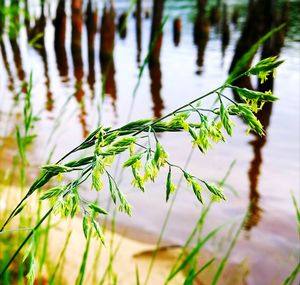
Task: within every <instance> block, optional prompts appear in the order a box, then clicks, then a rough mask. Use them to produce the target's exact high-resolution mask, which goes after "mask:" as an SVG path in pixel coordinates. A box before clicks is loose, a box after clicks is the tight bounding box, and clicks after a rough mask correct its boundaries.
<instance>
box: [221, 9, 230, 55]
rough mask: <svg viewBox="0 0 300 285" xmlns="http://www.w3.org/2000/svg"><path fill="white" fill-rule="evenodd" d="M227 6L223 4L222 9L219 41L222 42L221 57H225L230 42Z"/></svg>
mask: <svg viewBox="0 0 300 285" xmlns="http://www.w3.org/2000/svg"><path fill="white" fill-rule="evenodd" d="M227 14H228V11H227V5H226V4H223V9H222V25H221V35H222V36H221V41H222V57H223V58H224V57H225V51H226V48H227V46H228V44H229V40H230V30H229V24H228V15H227Z"/></svg>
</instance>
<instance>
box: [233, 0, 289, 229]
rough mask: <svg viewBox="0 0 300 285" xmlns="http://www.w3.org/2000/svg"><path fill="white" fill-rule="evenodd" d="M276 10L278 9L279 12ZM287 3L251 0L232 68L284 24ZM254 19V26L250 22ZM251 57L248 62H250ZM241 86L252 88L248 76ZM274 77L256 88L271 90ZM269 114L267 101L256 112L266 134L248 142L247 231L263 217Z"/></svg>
mask: <svg viewBox="0 0 300 285" xmlns="http://www.w3.org/2000/svg"><path fill="white" fill-rule="evenodd" d="M279 11H281V12H280V13H279ZM287 11H288V5H287V3H286V2H285V4H284V5H283V6H282V9H280V10H277V9H276V6H275V2H274V1H271V0H266V1H259V2H258V1H257V2H255V3H254V2H252V1H251V2H250V4H249V13H248V18H247V21H246V23H245V26H244V29H243V32H242V34H241V37H240V39H239V41H238V43H237V46H236V50H235V55H234V57H233V61H232V64H231V69H232V68H233V66H234V65H235V63H236V62H237V61H238V60H239V59H240V57H241V56H242V55H243V54H244V53H245V51H247V50H248V49H249V48H250V47H251V46H252V45H253V44H254V43H255V42H256V41H257V40H258V39H259V38H260V37H261V36H263V34H265V33H266V32H267V31H270V30H271V29H272V28H274V27H276V26H279V25H280V24H282V23H284V22H285V21H286V20H287V18H288V12H287ZM253 22H256V23H257V25H253ZM286 32H287V31H286V29H283V30H281V31H280V32H278V33H276V34H274V35H273V36H272V37H271V38H270V39H269V40H267V41H266V42H265V44H264V45H263V49H262V53H261V59H264V58H267V57H270V56H276V55H279V54H280V50H281V48H282V46H283V44H284V38H285V35H286ZM251 61H252V59H250V61H249V65H250V63H251ZM236 84H237V85H239V86H241V87H247V88H249V89H254V88H253V86H252V84H251V81H250V79H249V77H243V78H241V79H240V80H238V81H237V82H236ZM273 85H274V78H273V77H272V76H270V77H269V78H268V79H267V80H266V81H265V82H259V83H258V88H257V89H258V90H259V91H262V92H265V91H269V90H273ZM271 114H272V103H266V104H265V105H264V106H263V108H262V109H261V110H260V111H258V113H257V118H258V119H259V120H260V122H261V123H262V125H263V127H264V130H265V136H263V137H260V136H258V135H256V134H253V136H254V139H253V140H252V141H251V142H250V144H251V146H252V148H253V155H254V157H253V159H252V161H251V162H250V168H249V171H248V176H249V183H250V191H249V216H248V219H247V221H246V223H245V229H246V230H248V231H250V230H251V229H252V228H253V227H255V226H256V225H257V224H258V223H259V221H260V219H261V216H262V209H261V207H260V193H259V176H260V172H261V167H262V163H263V156H262V150H263V147H264V146H265V144H266V142H267V130H268V127H269V124H270V117H271Z"/></svg>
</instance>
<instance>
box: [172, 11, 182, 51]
mask: <svg viewBox="0 0 300 285" xmlns="http://www.w3.org/2000/svg"><path fill="white" fill-rule="evenodd" d="M180 36H181V18H180V17H177V18H175V19H174V21H173V42H174V45H175V46H176V47H177V46H179V43H180Z"/></svg>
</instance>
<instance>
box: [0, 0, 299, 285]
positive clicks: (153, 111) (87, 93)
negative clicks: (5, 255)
mask: <svg viewBox="0 0 300 285" xmlns="http://www.w3.org/2000/svg"><path fill="white" fill-rule="evenodd" d="M115 2H116V7H115V13H116V17H115V19H114V20H113V19H112V21H111V22H109V20H108V23H106V24H107V25H108V27H111V25H112V23H114V22H117V20H118V18H119V16H120V15H121V14H122V13H123V12H124V11H126V9H128V8H129V1H126V0H123V1H121V0H119V1H115ZM212 3H213V2H211V1H209V3H208V7H207V10H210V9H211V7H212ZM227 3H228V25H229V26H228V28H229V32H230V37H229V42H228V45H227V46H226V48H225V50H224V47H223V51H222V40H221V39H222V33H221V31H224V30H223V28H224V27H223V26H222V25H220V26H216V25H214V26H213V25H211V27H210V30H209V35H208V40H207V42H205V43H201V44H199V45H198V47H197V46H196V45H195V44H194V41H193V19H194V18H195V15H196V13H197V9H196V7H195V5H194V4H193V1H167V2H166V5H165V14H166V15H169V20H168V22H167V23H166V25H165V27H164V33H163V44H162V50H161V55H160V59H159V64H158V65H156V66H155V67H154V68H151V69H150V70H149V68H147V67H146V68H145V70H144V72H143V75H142V79H141V82H140V85H139V88H138V91H137V93H136V96H135V100H134V104H133V108H132V109H131V106H132V105H131V103H132V98H133V90H134V88H135V86H136V83H137V80H138V74H139V63H138V61H137V57H138V53H139V51H138V49H137V46H138V44H137V35H136V27H135V24H136V18H134V17H132V16H129V18H128V24H127V33H126V38H125V39H121V37H120V36H119V35H118V34H117V32H116V33H115V39H114V45H113V48H114V49H113V51H111V50H110V52H113V64H112V65H110V67H111V66H113V68H109V67H107V64H105V61H104V62H100V59H99V53H100V31H99V21H100V19H99V17H100V16H101V15H102V7H101V5H100V4H99V5H98V18H96V19H97V21H98V22H97V29H95V30H94V37H95V38H94V41H93V38H92V37H91V35H93V32H91V31H93V28H94V27H92V26H93V25H91V26H90V27H89V29H87V27H86V25H83V29H82V38H81V44H80V45H77V48H74V49H72V48H71V43H72V36H71V29H72V27H71V25H72V23H71V17H70V15H71V10H70V7H69V3H68V2H67V5H66V6H67V7H66V12H67V17H66V38H65V45H63V44H61V42H59V43H58V44H57V46H56V48H54V42H55V40H54V39H55V29H54V26H53V23H52V19H53V18H54V17H55V12H56V6H55V5H54V4H52V5H51V6H50V9H46V11H47V12H46V22H45V32H44V37H42V40H41V41H40V40H37V41H36V42H35V43H33V46H32V45H30V44H28V37H27V33H26V29H25V27H22V28H21V31H20V36H19V37H18V39H17V41H16V42H13V41H10V40H9V38H8V37H7V36H6V35H4V37H3V43H4V45H3V46H4V49H5V52H6V54H5V53H4V49H3V48H2V49H1V52H2V57H0V102H1V104H0V136H1V137H0V161H1V162H0V175H1V176H2V177H3V178H4V177H8V176H9V173H10V170H11V166H12V165H13V160H12V158H13V156H14V155H16V153H17V149H16V143H15V125H16V124H20V123H21V122H20V117H21V112H22V109H21V107H20V105H21V104H20V103H19V102H18V101H17V100H16V99H15V98H18V97H20V98H21V97H22V95H20V94H21V93H20V91H21V89H22V81H23V80H24V79H25V78H26V79H27V80H28V78H29V75H30V72H32V76H33V109H34V112H35V114H38V116H39V118H40V120H39V121H38V122H37V123H36V129H35V130H36V132H37V133H38V137H37V139H36V141H35V142H34V144H33V145H32V146H31V148H30V153H29V157H30V164H31V168H30V170H31V171H30V173H29V175H30V176H32V177H34V175H35V174H36V166H38V165H41V164H44V163H45V161H46V160H47V157H48V155H49V153H50V151H51V150H52V149H53V147H54V146H55V151H54V155H53V158H52V161H55V160H56V158H59V157H61V156H62V155H63V154H64V153H66V152H67V151H68V150H70V149H71V148H72V147H74V146H76V145H77V144H78V143H80V141H81V140H82V139H83V137H84V136H85V135H86V134H87V133H88V132H89V131H91V130H93V129H94V128H95V126H97V124H98V122H99V121H101V122H102V123H103V124H104V125H112V126H118V125H122V124H124V123H125V122H126V121H127V120H128V119H129V118H130V119H139V118H145V117H160V116H162V115H164V114H167V113H168V112H170V111H172V110H173V109H175V108H176V107H178V106H180V105H182V104H184V103H186V102H188V101H189V100H192V99H193V98H195V97H197V96H200V95H202V94H204V93H205V92H207V91H210V90H211V89H213V88H215V87H217V86H219V85H220V84H222V83H223V82H224V80H225V79H226V77H227V75H228V70H229V67H230V64H231V61H232V58H233V56H234V53H235V49H236V45H237V41H238V40H239V38H240V36H241V33H242V27H243V25H244V23H245V21H246V12H247V3H246V1H228V2H227ZM236 4H239V7H240V10H239V11H240V16H239V20H238V24H237V26H235V25H234V24H232V23H231V22H230V18H231V15H232V13H233V11H234V7H235V6H236ZM30 7H31V10H30V11H31V13H32V14H36V15H39V12H40V11H39V6H38V5H37V4H36V3H35V2H34V1H32V2H31V6H30ZM148 11H149V12H150V17H151V1H144V2H143V15H142V29H141V51H140V56H139V57H140V59H141V62H142V61H143V59H144V58H145V57H146V55H147V50H148V46H149V39H150V30H151V18H149V19H147V18H146V17H145V15H144V12H148ZM49 13H50V14H49ZM288 13H289V14H288V15H289V19H290V22H289V25H288V26H289V31H288V34H287V36H286V37H285V42H284V45H283V47H282V48H281V50H280V57H281V58H283V59H285V63H284V64H283V65H282V66H281V67H280V68H279V70H278V72H277V76H276V78H275V80H274V93H275V94H276V95H277V96H278V97H279V98H280V100H279V101H278V102H276V103H275V104H274V106H272V108H266V109H265V110H264V115H263V117H262V120H263V122H265V127H266V137H265V138H263V139H260V138H258V137H256V136H254V135H252V134H249V135H245V132H246V127H245V125H244V124H243V123H242V122H241V121H236V127H235V130H234V136H233V137H232V138H228V140H227V143H226V144H220V145H216V146H214V148H213V150H212V151H210V152H208V153H207V154H206V155H205V156H204V155H203V154H200V153H198V152H197V151H196V150H194V151H193V155H192V156H191V159H189V161H188V169H189V171H190V172H191V173H193V174H194V175H196V176H199V177H201V178H203V179H207V180H211V181H216V180H220V179H222V178H223V176H224V175H225V173H226V171H227V169H228V167H229V166H230V164H231V163H232V161H234V160H235V161H236V162H235V166H234V167H233V169H232V171H231V174H230V176H229V178H228V180H227V185H230V187H226V188H225V191H226V194H227V198H228V199H227V200H228V201H227V202H221V203H219V204H215V205H214V206H213V209H212V210H211V211H210V213H209V216H208V219H207V224H206V225H207V226H206V228H205V231H208V230H209V229H212V228H214V227H215V226H218V225H220V224H222V223H224V222H230V221H231V222H236V223H238V222H240V221H241V219H242V217H243V215H244V214H245V212H246V210H247V207H248V206H249V205H250V203H251V202H252V207H251V208H250V217H249V219H248V222H247V226H246V229H245V230H244V231H243V233H242V235H241V237H240V241H239V242H238V244H237V246H236V248H235V250H234V252H233V254H232V258H231V259H232V262H241V261H243V260H244V259H247V262H248V263H249V265H248V266H249V273H247V274H246V276H245V278H246V281H247V284H280V282H281V281H282V280H283V279H284V277H285V276H287V275H288V274H289V272H290V271H291V269H292V268H293V266H294V264H295V263H296V261H297V258H298V257H299V244H298V235H297V227H296V216H295V209H294V207H293V204H292V199H291V194H290V193H291V191H293V192H294V193H296V196H298V197H299V185H300V177H299V170H300V151H299V143H300V128H299V125H300V117H299V107H300V96H299V95H300V87H299V82H300V81H299V79H300V78H299V77H300V74H299V70H300V56H299V48H300V42H299V33H298V34H297V31H299V26H300V21H299V1H291V2H290V8H289V11H288ZM178 16H180V17H181V21H182V23H181V25H182V29H181V35H180V42H179V44H178V46H175V44H174V42H173V20H174V19H175V18H176V17H178ZM91 23H93V21H92V22H91ZM83 24H84V23H83ZM79 25H80V23H79ZM222 27H223V28H222ZM88 31H89V32H88ZM223 34H224V33H223ZM77 35H78V34H77ZM112 35H114V33H113V32H112V33H110V34H108V35H106V36H107V37H108V38H109V37H110V36H112ZM73 37H74V38H73V39H75V41H76V34H75V35H74V36H73ZM89 39H90V42H91V43H94V56H93V54H92V53H89V52H91V51H92V50H93V49H92V48H91V45H90V49H89V45H88V40H89ZM108 41H109V40H108ZM29 42H30V41H29ZM37 44H39V45H40V46H38V45H37ZM203 47H204V48H203ZM203 50H204V54H203V55H201V54H202V52H203ZM89 55H90V56H89ZM258 58H259V56H257V57H256V58H255V60H257V59H258ZM6 62H7V64H6ZM200 65H201V66H200ZM104 71H106V73H104ZM101 72H102V73H103V74H106V83H105V87H104V91H105V100H104V104H103V106H102V107H99V106H100V101H101V89H102V87H101V82H102V79H103V74H102V75H101ZM252 83H253V86H256V85H257V84H256V82H255V81H253V82H252ZM229 95H230V96H232V95H231V94H229ZM213 101H214V99H213V98H210V99H208V100H206V101H203V105H206V106H210V105H211V104H213ZM98 108H102V109H101V110H102V111H101V112H98ZM160 139H161V140H162V142H163V143H164V144H165V146H166V149H167V150H168V152H169V153H170V157H171V160H172V162H174V163H177V164H180V165H185V164H186V163H187V160H188V157H189V153H190V141H189V138H188V137H187V136H186V135H184V134H178V135H174V134H171V135H162V136H160ZM119 178H120V180H121V181H122V184H121V188H122V189H123V190H124V192H125V193H126V194H127V196H128V199H129V200H130V202H131V203H132V204H133V209H134V212H133V217H132V218H127V217H126V216H125V215H121V214H119V215H118V218H117V220H118V223H119V224H120V225H122V227H127V226H128V227H129V230H127V234H128V235H130V236H132V237H134V238H141V237H143V236H144V237H147V236H149V235H151V236H157V235H158V233H159V232H160V229H161V226H162V223H163V220H164V217H165V215H166V212H167V210H168V207H169V205H170V203H168V204H166V203H165V196H164V195H165V194H164V191H165V189H164V184H165V182H164V179H163V177H161V179H159V182H158V183H156V184H153V185H149V186H148V190H147V192H146V193H145V194H142V193H139V192H138V191H137V190H133V189H132V188H131V186H130V180H129V179H128V175H127V172H125V173H123V174H120V177H119ZM177 179H179V175H178V177H177ZM1 180H2V179H1ZM11 180H12V183H13V181H14V179H11ZM230 189H234V192H232V191H231V190H230ZM84 195H85V196H87V197H88V198H90V199H91V198H93V197H94V196H93V194H92V193H91V192H89V191H86V192H85V193H84ZM99 199H100V202H102V203H103V204H104V203H107V201H108V193H106V192H103V193H101V194H100V198H99ZM200 211H201V206H200V205H199V204H198V203H197V201H196V199H195V197H194V195H193V193H192V192H191V191H190V190H189V189H188V187H186V185H185V183H182V185H181V187H180V191H179V192H178V195H177V198H176V202H175V204H174V207H173V211H172V215H171V218H170V221H169V223H168V226H167V228H166V232H165V235H164V239H165V242H170V243H179V244H181V243H183V242H184V240H185V239H186V237H187V236H188V234H189V233H190V232H191V230H192V228H193V226H194V224H195V223H196V221H197V218H198V216H199V213H200ZM228 231H229V232H230V226H229V227H228ZM231 234H232V233H231ZM227 235H228V234H227V233H226V231H225V233H224V234H223V237H224V239H225V240H229V238H228V237H227ZM211 247H212V250H213V249H217V250H218V252H224V250H225V249H226V247H224V246H222V247H221V251H220V250H219V249H220V245H218V244H217V242H215V243H213V244H212V245H211ZM266 277H268V278H267V279H268V280H270V281H269V283H266V282H265V280H266Z"/></svg>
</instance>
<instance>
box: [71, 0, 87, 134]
mask: <svg viewBox="0 0 300 285" xmlns="http://www.w3.org/2000/svg"><path fill="white" fill-rule="evenodd" d="M71 9H72V35H71V53H72V59H73V66H74V77H75V98H76V100H77V101H78V103H79V105H80V114H79V120H80V123H81V125H82V133H83V137H86V136H87V135H88V133H89V131H88V128H87V123H86V111H85V106H84V92H83V87H82V79H83V62H82V55H81V34H82V23H83V20H82V1H81V0H72V7H71Z"/></svg>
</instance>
